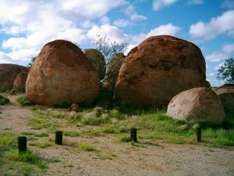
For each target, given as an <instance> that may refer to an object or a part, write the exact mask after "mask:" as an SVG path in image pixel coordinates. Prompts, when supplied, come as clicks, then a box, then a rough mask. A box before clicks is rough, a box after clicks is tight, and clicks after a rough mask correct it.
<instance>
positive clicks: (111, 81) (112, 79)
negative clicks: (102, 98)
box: [103, 53, 125, 92]
mask: <svg viewBox="0 0 234 176" xmlns="http://www.w3.org/2000/svg"><path fill="white" fill-rule="evenodd" d="M124 58H125V56H124V54H123V53H117V54H115V55H113V57H112V58H111V60H110V63H109V64H108V66H107V72H106V76H105V78H104V81H103V88H104V89H106V90H109V91H111V92H112V91H113V90H114V87H115V83H116V81H117V77H118V74H119V70H120V67H121V66H122V63H123V61H124Z"/></svg>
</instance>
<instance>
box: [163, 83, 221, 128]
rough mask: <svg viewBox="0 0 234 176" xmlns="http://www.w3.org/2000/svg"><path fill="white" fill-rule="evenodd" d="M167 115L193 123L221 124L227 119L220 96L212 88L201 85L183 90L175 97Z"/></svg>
mask: <svg viewBox="0 0 234 176" xmlns="http://www.w3.org/2000/svg"><path fill="white" fill-rule="evenodd" d="M167 115H168V116H170V117H172V118H173V119H176V120H181V121H187V122H191V123H197V122H204V123H210V124H217V125H220V124H222V123H223V122H224V120H225V114H224V109H223V106H222V104H221V101H220V99H219V97H218V96H217V95H216V94H215V92H214V91H212V90H211V89H210V88H205V87H199V88H193V89H189V90H186V91H183V92H181V93H179V94H177V95H176V96H175V97H173V98H172V99H171V101H170V103H169V105H168V108H167Z"/></svg>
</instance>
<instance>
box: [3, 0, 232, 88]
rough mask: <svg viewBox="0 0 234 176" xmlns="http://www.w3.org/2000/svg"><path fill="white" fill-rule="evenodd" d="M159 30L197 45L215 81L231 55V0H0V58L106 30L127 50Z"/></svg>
mask: <svg viewBox="0 0 234 176" xmlns="http://www.w3.org/2000/svg"><path fill="white" fill-rule="evenodd" d="M161 34H168V35H174V36H177V37H179V38H183V39H186V40H189V41H192V42H194V43H195V44H196V45H198V46H199V47H200V48H201V50H202V52H203V55H204V57H205V59H206V63H207V79H208V80H209V81H210V82H211V84H212V85H216V86H218V85H220V84H222V81H220V80H217V79H216V74H217V68H218V67H219V66H220V65H221V64H222V63H223V61H224V60H225V59H226V58H229V57H233V56H234V40H233V39H234V0H114V1H111V0H95V1H93V0H51V1H48V0H0V63H16V64H22V65H27V63H28V62H29V61H30V59H31V58H32V57H34V56H36V55H37V54H38V52H39V51H40V49H41V47H42V46H43V45H44V44H45V43H47V42H48V41H51V40H54V39H58V38H60V39H61V38H62V39H67V40H70V41H73V42H75V43H77V44H78V45H79V46H80V47H81V48H83V49H84V48H89V47H94V46H95V42H96V41H97V40H98V36H104V37H106V38H107V39H108V41H109V42H110V43H111V42H113V41H115V42H118V43H127V44H128V47H127V49H126V53H127V52H128V51H129V50H130V49H131V48H132V47H134V46H136V45H137V44H139V43H140V42H142V41H143V40H144V39H146V38H147V37H149V36H152V35H161Z"/></svg>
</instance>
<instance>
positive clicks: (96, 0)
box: [58, 0, 126, 18]
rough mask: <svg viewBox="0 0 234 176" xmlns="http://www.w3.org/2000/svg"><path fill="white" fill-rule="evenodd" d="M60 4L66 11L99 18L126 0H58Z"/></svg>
mask: <svg viewBox="0 0 234 176" xmlns="http://www.w3.org/2000/svg"><path fill="white" fill-rule="evenodd" d="M58 4H60V5H61V8H62V10H64V11H65V12H69V13H70V12H72V13H75V14H77V15H81V16H83V17H86V18H98V17H102V16H104V15H106V14H107V13H108V12H109V11H110V10H112V9H114V8H116V7H119V6H121V5H124V4H126V2H125V1H124V0H114V1H110V0H85V1H84V0H77V1H75V0H66V1H64V0H58Z"/></svg>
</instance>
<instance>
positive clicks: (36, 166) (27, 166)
mask: <svg viewBox="0 0 234 176" xmlns="http://www.w3.org/2000/svg"><path fill="white" fill-rule="evenodd" d="M16 143H17V135H16V134H14V133H0V173H1V175H4V176H5V175H9V176H10V175H17V176H25V175H35V176H43V175H45V172H46V169H47V162H46V161H45V160H44V159H43V158H41V157H39V156H38V155H37V154H35V153H33V152H31V151H28V152H25V153H20V154H19V153H18V150H17V145H16Z"/></svg>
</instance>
